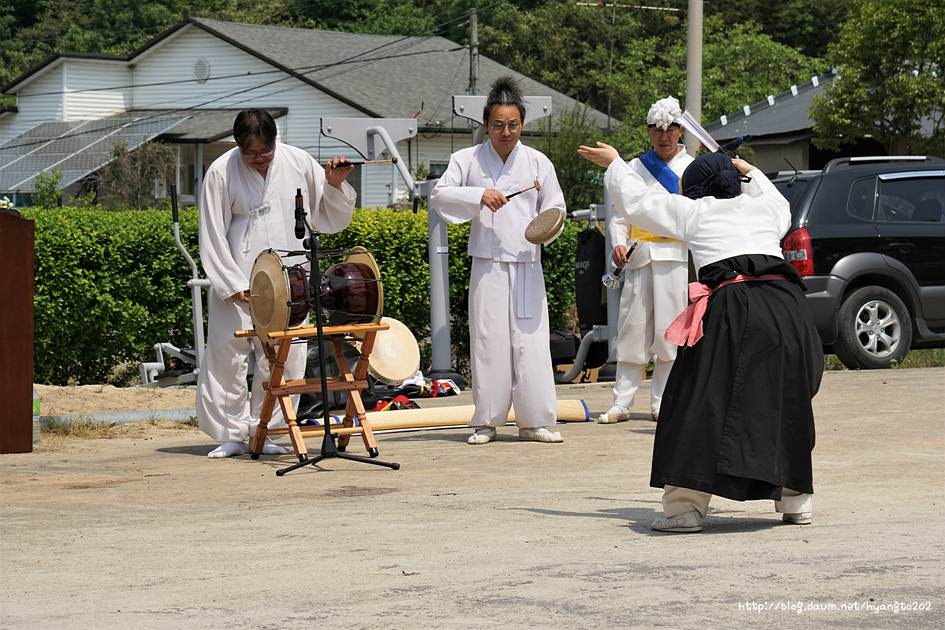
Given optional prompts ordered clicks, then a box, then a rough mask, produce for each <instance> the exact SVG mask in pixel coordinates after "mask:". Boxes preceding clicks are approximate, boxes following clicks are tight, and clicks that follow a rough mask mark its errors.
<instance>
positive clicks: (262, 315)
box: [249, 249, 290, 344]
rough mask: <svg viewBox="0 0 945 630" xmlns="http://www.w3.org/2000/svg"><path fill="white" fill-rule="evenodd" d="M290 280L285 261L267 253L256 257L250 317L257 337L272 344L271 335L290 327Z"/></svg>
mask: <svg viewBox="0 0 945 630" xmlns="http://www.w3.org/2000/svg"><path fill="white" fill-rule="evenodd" d="M289 314H290V309H289V277H288V275H287V274H286V272H285V268H284V266H283V264H282V257H281V256H279V254H277V253H276V252H274V251H272V250H271V249H267V250H265V251H263V252H261V253H260V254H259V256H257V257H256V261H255V262H254V263H253V270H252V271H251V272H250V276H249V315H250V318H252V320H253V329H254V330H255V331H256V336H257V337H259V339H260V341H262V342H263V343H268V344H271V343H272V340H271V338H270V337H269V333H272V332H281V331H284V330H285V329H286V328H288V326H289Z"/></svg>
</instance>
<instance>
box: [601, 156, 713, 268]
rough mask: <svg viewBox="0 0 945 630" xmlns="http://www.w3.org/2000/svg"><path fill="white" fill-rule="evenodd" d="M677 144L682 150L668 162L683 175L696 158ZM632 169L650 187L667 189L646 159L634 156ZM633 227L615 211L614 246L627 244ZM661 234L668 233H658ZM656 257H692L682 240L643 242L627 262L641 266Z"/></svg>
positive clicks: (673, 169)
mask: <svg viewBox="0 0 945 630" xmlns="http://www.w3.org/2000/svg"><path fill="white" fill-rule="evenodd" d="M678 147H679V152H678V153H676V155H674V156H673V157H672V158H671V159H670V160H669V162H667V163H666V165H667V166H668V167H669V168H670V169H672V171H673V172H674V173H676V175H678V176H679V177H682V174H683V172H684V171H685V170H686V167H687V166H689V165H690V164H692V162H693V160H694V159H695V158H693V157H692V156H691V155H689V154H688V153H686V147H685V146H684V145H682V144H680V145H678ZM630 168H631V169H633V171H634V172H635V173H636V174H637V175H639V176H640V178H641V179H642V180H643V181H644V182H645V183H646V185H647V186H649V187H650V188H659V189H661V190H665V189H664V188H663V185H662V184H661V183H660V182H659V180H657V179H656V178H655V177H653V175H652V174H651V173H650V171H649V170H647V168H646V166H644V164H643V162H641V161H640V158H633V160H631V161H630ZM631 227H632V224H631V223H630V221H628V220H627V218H626V217H625V216H623V215H621V214H619V213H616V212H615V213H614V217H613V219H611V221H610V226H609V227H608V230H609V232H610V242H611V243H612V244H613V246H614V247H616V246H617V245H626V244H627V242H628V241H629V239H630V228H631ZM638 227H639V226H638ZM658 236H665V235H664V234H659V235H658ZM654 260H659V261H676V262H686V261H688V260H689V256H688V254H687V253H686V244H685V243H682V242H680V241H676V242H659V241H644V242H642V243H640V244H639V245H637V247H636V248H634V250H633V252H632V253H631V254H630V259H629V260H628V261H627V265H628V267H629V268H630V269H639V268H640V267H643V266H645V265H648V264H650V262H652V261H654Z"/></svg>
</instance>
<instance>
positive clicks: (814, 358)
mask: <svg viewBox="0 0 945 630" xmlns="http://www.w3.org/2000/svg"><path fill="white" fill-rule="evenodd" d="M579 153H580V154H581V155H583V156H584V157H586V158H587V159H589V160H591V161H592V162H594V163H595V164H598V165H601V166H606V167H607V173H606V175H605V177H604V185H605V186H607V189H608V190H609V191H610V194H611V195H612V196H613V199H614V203H615V206H616V208H617V211H618V212H621V213H624V214H626V215H627V216H628V218H629V219H630V220H631V221H632V222H633V223H634V224H635V225H639V226H641V227H642V228H644V229H646V230H649V231H652V232H654V233H659V234H667V235H669V236H673V237H675V238H678V239H680V240H683V241H685V242H686V243H687V245H688V247H689V249H690V251H691V252H692V256H693V260H694V262H695V265H696V268H697V270H698V274H699V282H697V283H693V284H691V285H690V287H689V295H690V299H692V300H693V304H692V305H691V306H690V307H689V308H687V309H686V311H685V312H684V313H683V314H682V315H680V317H679V318H677V320H676V321H675V322H673V324H672V325H671V326H670V327H669V329H668V330H667V333H666V334H667V338H668V339H670V340H671V341H673V342H674V343H678V344H679V345H680V346H681V350H680V355H679V357H678V358H677V359H676V363H675V364H674V365H673V371H672V373H671V374H670V376H669V381H668V382H667V385H666V392H665V394H664V397H663V406H662V411H661V415H660V421H659V424H658V425H657V428H656V438H655V440H654V445H653V464H652V468H651V473H650V485H651V486H653V487H657V488H663V490H664V491H663V512H664V516H663V517H662V518H658V519H656V520H655V521H654V522H653V523H652V524H651V526H650V527H651V528H652V529H654V530H656V531H663V532H698V531H702V527H703V521H704V519H705V516H706V512H707V510H708V507H709V501H710V499H711V498H712V495H719V496H722V497H726V498H728V499H733V500H736V501H746V500H752V499H774V500H775V501H776V509H777V511H778V512H781V513H782V514H783V517H782V518H783V520H784V521H786V522H790V523H795V524H800V525H803V524H808V523H810V522H811V516H812V510H813V497H812V494H813V491H814V490H813V479H812V477H813V475H812V470H811V452H812V451H813V448H814V413H813V408H812V405H811V399H812V398H813V397H814V395H815V394H816V393H817V390H818V389H819V387H820V381H821V377H822V375H823V349H822V347H821V342H820V337H819V335H818V334H817V330H816V328H815V326H814V321H813V317H812V316H811V313H810V309H809V307H808V306H807V302H806V299H805V297H804V284H803V282H802V281H801V278H800V276H798V274H797V271H796V270H795V269H794V267H793V266H791V265H790V264H789V263H787V262H786V261H785V260H784V259H783V257H782V254H781V238H782V236H783V235H784V233H785V232H786V231H787V229H788V227H789V225H790V221H791V214H790V207H789V204H788V202H787V200H786V199H784V197H783V196H782V195H781V194H780V193H779V192H778V190H777V189H776V188H775V187H774V185H773V184H771V182H770V181H768V179H767V178H766V177H765V176H764V174H763V173H762V172H761V171H760V170H758V169H756V168H755V167H753V166H752V165H751V164H749V163H747V162H745V161H744V160H739V159H736V160H730V159H729V158H728V157H727V156H725V155H722V154H717V153H713V154H706V155H702V156H700V157H699V158H697V159H696V160H695V161H694V162H693V163H692V164H691V165H690V166H689V167H688V168H687V169H686V171H685V173H684V174H683V177H682V182H681V183H682V193H683V195H671V194H669V193H668V192H665V191H660V190H654V189H652V188H648V187H647V186H646V185H645V184H644V182H643V180H642V179H641V178H640V177H639V176H638V175H637V174H636V173H635V172H633V171H632V170H631V169H630V168H628V167H627V166H626V164H625V163H624V162H623V160H620V159H618V157H619V156H618V155H617V151H616V150H615V149H613V147H610V146H608V145H606V144H603V143H598V146H597V148H590V147H583V146H582V147H581V148H580V149H579Z"/></svg>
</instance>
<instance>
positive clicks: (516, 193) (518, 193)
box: [505, 179, 541, 199]
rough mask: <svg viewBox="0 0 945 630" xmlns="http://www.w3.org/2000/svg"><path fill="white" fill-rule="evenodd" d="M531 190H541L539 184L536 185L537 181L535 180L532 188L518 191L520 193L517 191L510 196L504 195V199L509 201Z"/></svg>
mask: <svg viewBox="0 0 945 630" xmlns="http://www.w3.org/2000/svg"><path fill="white" fill-rule="evenodd" d="M532 188H534V189H535V190H541V184H539V183H538V180H537V179H536V180H535V185H534V186H529V187H528V188H526V189H524V190H520V191H518V192H514V193H512V194H511V195H506V196H505V198H506V199H511V198H512V197H514V196H515V195H521V194H522V193H523V192H527V191H529V190H531V189H532Z"/></svg>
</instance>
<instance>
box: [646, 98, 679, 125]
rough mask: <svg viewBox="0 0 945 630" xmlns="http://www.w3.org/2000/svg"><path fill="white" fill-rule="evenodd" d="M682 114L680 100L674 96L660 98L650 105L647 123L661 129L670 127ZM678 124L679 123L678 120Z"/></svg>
mask: <svg viewBox="0 0 945 630" xmlns="http://www.w3.org/2000/svg"><path fill="white" fill-rule="evenodd" d="M680 116H682V110H680V109H679V101H677V100H676V99H675V98H673V97H672V96H669V97H667V98H663V99H660V100H658V101H656V102H655V103H653V104H652V105H651V106H650V111H649V112H647V114H646V124H647V125H654V126H656V127H657V128H659V129H669V126H670V125H671V124H673V123H674V122H676V119H677V118H679V117H680ZM676 124H677V125H678V124H679V123H678V122H676Z"/></svg>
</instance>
